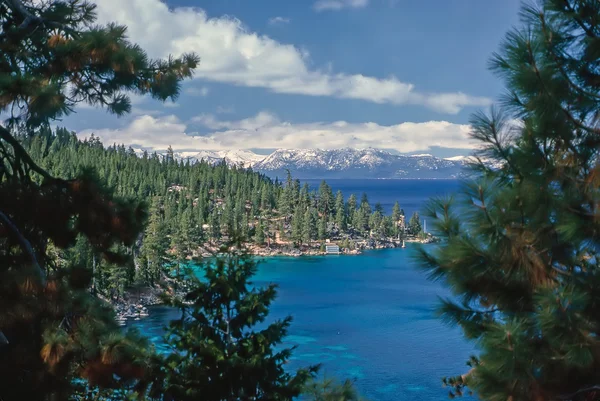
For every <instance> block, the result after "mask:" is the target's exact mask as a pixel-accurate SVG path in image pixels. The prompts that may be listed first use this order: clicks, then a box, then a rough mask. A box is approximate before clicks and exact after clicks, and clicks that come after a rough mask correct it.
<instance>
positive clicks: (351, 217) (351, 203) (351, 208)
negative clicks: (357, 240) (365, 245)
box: [347, 194, 358, 229]
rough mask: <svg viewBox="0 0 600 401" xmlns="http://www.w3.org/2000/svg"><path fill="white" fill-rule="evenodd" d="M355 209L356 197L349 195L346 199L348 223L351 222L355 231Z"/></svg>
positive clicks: (356, 205)
mask: <svg viewBox="0 0 600 401" xmlns="http://www.w3.org/2000/svg"><path fill="white" fill-rule="evenodd" d="M357 207H358V204H357V201H356V195H354V194H351V195H350V197H349V198H348V205H347V210H348V221H350V222H352V225H353V226H354V228H355V229H356V226H355V225H354V221H355V214H356V208H357Z"/></svg>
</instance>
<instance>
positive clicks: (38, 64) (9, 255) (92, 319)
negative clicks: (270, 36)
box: [0, 0, 198, 401]
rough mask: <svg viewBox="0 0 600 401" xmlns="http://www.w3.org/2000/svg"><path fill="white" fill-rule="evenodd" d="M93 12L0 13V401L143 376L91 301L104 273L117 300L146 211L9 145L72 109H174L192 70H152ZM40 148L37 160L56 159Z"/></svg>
mask: <svg viewBox="0 0 600 401" xmlns="http://www.w3.org/2000/svg"><path fill="white" fill-rule="evenodd" d="M94 9H95V5H93V4H92V3H90V2H87V1H83V0H77V1H68V2H67V1H36V2H33V1H21V0H8V1H3V2H2V3H1V4H0V26H1V29H0V112H8V113H10V118H9V120H8V124H6V126H5V124H4V123H3V125H0V330H1V331H0V333H2V336H3V337H5V338H6V340H7V343H6V344H3V345H2V346H1V347H0V398H1V399H2V400H4V401H12V400H31V401H36V400H47V399H57V400H59V399H60V400H62V399H68V398H69V395H70V394H72V393H73V391H74V390H75V389H76V387H79V385H80V384H81V382H82V381H83V382H85V383H86V384H85V385H84V386H91V387H103V388H112V387H120V386H122V385H123V384H131V383H137V384H138V385H140V386H143V378H144V375H145V373H146V369H145V366H146V361H147V358H148V355H147V353H146V351H145V348H146V344H145V343H144V342H143V341H142V340H141V339H140V338H139V336H137V335H136V334H135V333H122V332H121V330H120V328H119V327H118V326H117V324H116V323H115V320H114V315H113V312H112V308H111V307H110V306H109V305H107V304H106V303H104V302H103V301H101V300H100V299H98V298H96V297H95V296H94V295H93V294H91V293H90V291H89V287H90V285H91V284H92V283H93V282H94V280H93V278H94V277H96V273H97V271H96V267H97V266H98V265H99V264H100V263H104V264H105V265H106V266H107V268H106V269H105V270H104V271H103V275H101V276H99V277H98V278H99V279H102V278H106V280H107V281H108V282H109V283H110V286H108V287H107V288H108V289H109V292H110V293H112V295H113V296H115V297H119V296H120V295H122V292H123V285H124V283H125V281H127V280H130V279H131V277H130V276H132V275H131V274H130V273H131V249H132V247H133V246H134V245H135V242H136V240H137V238H138V235H139V233H140V232H141V231H142V229H143V225H144V223H145V221H146V217H147V216H146V210H145V207H144V205H143V204H142V203H140V202H139V201H136V200H134V199H132V198H130V197H116V196H114V191H113V190H112V189H109V188H108V187H107V186H104V185H102V182H101V180H100V179H99V177H98V175H97V174H95V173H94V172H93V171H91V170H87V169H82V170H79V171H78V174H77V175H75V174H72V175H70V176H69V177H68V178H69V179H68V180H65V179H61V178H56V177H55V176H53V175H52V174H51V173H49V172H48V171H47V170H46V169H45V166H39V165H38V164H36V162H34V160H32V158H31V156H30V155H29V153H28V152H27V151H26V150H25V149H24V148H23V146H22V145H21V143H20V142H19V140H18V138H19V139H24V138H34V139H38V138H37V137H36V135H38V134H39V133H40V131H42V130H43V129H44V128H47V127H48V126H49V124H50V123H51V121H52V120H55V119H58V118H60V117H63V116H65V115H68V114H69V113H71V112H72V109H73V107H74V106H75V105H76V104H77V103H79V102H84V103H87V104H95V105H99V106H103V107H105V108H106V109H107V110H108V111H110V112H113V113H116V114H123V113H125V112H127V111H128V110H129V109H130V105H129V99H128V97H127V93H129V92H132V91H133V92H135V93H136V94H141V95H143V94H149V95H151V96H153V97H154V98H157V99H163V100H164V99H167V98H169V97H171V98H174V97H176V96H177V93H178V90H179V82H180V81H181V80H182V79H184V78H186V77H190V76H191V73H192V70H193V69H194V68H195V67H196V65H197V63H198V58H197V56H195V55H184V56H183V57H182V58H179V59H175V58H170V59H168V60H150V59H148V57H147V56H146V54H145V52H144V51H143V50H142V49H141V48H139V47H138V46H137V45H135V44H133V43H130V42H129V41H128V40H127V39H126V36H125V33H126V30H125V28H124V27H121V26H117V25H108V26H98V25H94V21H95V12H94ZM17 131H18V132H19V133H20V135H18V136H17V134H16V133H17ZM42 136H43V135H42ZM39 140H40V142H38V143H37V146H38V148H40V149H42V148H43V149H44V151H55V150H56V148H53V147H52V146H50V144H49V143H47V142H44V141H43V140H42V139H39ZM70 168H71V166H69V165H68V164H67V160H57V162H56V164H55V166H54V169H55V171H57V172H58V175H59V176H62V177H66V176H67V174H64V173H66V172H67V171H68V170H69V169H70ZM108 180H109V182H110V181H113V180H115V177H114V176H108ZM80 252H81V253H80ZM78 253H80V254H79V255H78V256H77V257H72V256H73V254H75V255H77V254H78ZM101 261H102V262H101ZM90 262H91V265H90Z"/></svg>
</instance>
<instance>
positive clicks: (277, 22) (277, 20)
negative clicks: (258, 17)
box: [269, 17, 291, 25]
mask: <svg viewBox="0 0 600 401" xmlns="http://www.w3.org/2000/svg"><path fill="white" fill-rule="evenodd" d="M290 22H291V20H290V19H289V18H286V17H273V18H269V25H283V24H289V23H290Z"/></svg>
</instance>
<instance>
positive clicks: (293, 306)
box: [128, 244, 474, 401]
mask: <svg viewBox="0 0 600 401" xmlns="http://www.w3.org/2000/svg"><path fill="white" fill-rule="evenodd" d="M413 250H414V245H413V244H409V245H407V247H406V248H404V249H390V250H377V251H368V252H365V253H363V254H361V255H356V256H317V257H300V258H289V257H276V258H267V259H263V260H262V261H261V263H260V265H259V271H258V274H257V276H256V277H255V279H254V284H256V285H259V286H260V285H265V284H268V283H276V284H278V285H279V291H278V294H279V295H278V298H277V300H276V301H275V302H274V304H273V305H272V308H271V314H270V319H276V318H281V317H284V316H286V315H292V316H293V318H294V320H293V322H292V326H291V328H290V333H289V335H288V337H287V339H286V342H285V344H284V345H285V346H297V349H296V350H295V352H294V354H293V357H292V360H290V363H289V367H290V368H291V369H294V368H297V367H300V366H306V365H309V364H315V363H322V364H323V366H322V370H321V373H322V374H325V375H327V376H336V377H339V378H350V379H355V380H356V386H357V388H358V389H359V391H360V392H361V394H362V395H363V396H365V397H367V398H368V399H370V400H381V401H397V400H406V401H412V400H414V401H416V400H444V399H447V397H448V395H447V394H448V393H447V391H446V390H445V389H444V388H443V387H442V385H441V378H442V377H443V376H451V375H456V374H461V373H465V372H466V371H467V370H468V367H467V366H466V365H465V362H466V361H467V359H468V357H469V355H471V354H472V353H473V351H474V350H473V346H472V344H470V343H467V342H466V341H465V340H464V339H463V337H462V335H461V333H460V330H459V329H457V328H452V327H448V326H446V325H444V324H443V323H442V322H441V321H440V320H439V319H438V318H436V317H435V315H434V312H435V308H436V306H437V304H438V297H439V296H448V295H449V293H448V291H447V290H446V289H444V288H443V287H442V286H441V285H440V284H438V283H434V282H431V281H429V280H427V278H426V275H425V273H424V272H422V271H421V270H419V269H418V268H417V267H415V264H414V262H413V261H412V259H411V253H412V252H413ZM149 309H150V316H149V317H147V318H145V319H142V320H138V321H131V322H129V323H128V325H129V326H135V327H138V328H139V329H140V330H141V332H142V333H144V334H145V335H147V336H148V337H150V338H151V340H152V341H153V342H154V343H155V344H156V345H157V347H158V348H159V350H161V349H163V350H164V348H163V345H162V335H163V327H164V326H165V325H166V324H167V323H168V321H169V320H170V319H173V318H177V317H178V316H179V313H178V312H177V311H175V310H172V309H170V308H167V307H163V306H157V307H152V308H149ZM467 398H468V397H467Z"/></svg>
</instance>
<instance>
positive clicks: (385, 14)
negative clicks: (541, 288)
mask: <svg viewBox="0 0 600 401" xmlns="http://www.w3.org/2000/svg"><path fill="white" fill-rule="evenodd" d="M95 2H96V4H97V5H98V10H97V11H98V18H99V22H101V23H107V22H118V23H120V24H124V25H126V26H127V27H128V36H129V38H130V39H131V40H132V41H134V42H136V43H138V44H140V45H141V46H142V47H143V48H144V49H145V50H146V51H147V52H148V54H149V56H150V57H153V58H164V57H167V56H169V55H170V54H171V55H174V56H177V55H179V54H181V53H184V52H195V53H197V54H198V55H199V56H200V58H201V62H200V65H199V67H198V69H197V70H196V72H195V75H194V78H193V79H191V80H188V81H186V82H184V83H183V85H182V91H181V94H180V96H179V97H178V98H177V99H176V100H175V101H174V102H172V101H168V102H166V103H164V104H163V103H160V102H158V101H155V100H152V99H149V98H145V97H140V96H133V97H132V102H133V109H132V113H131V114H129V115H127V116H125V117H116V116H113V115H110V114H108V113H107V112H106V111H104V110H101V109H94V108H91V107H90V106H80V107H78V108H77V113H76V114H74V115H71V116H69V117H68V118H66V119H64V120H63V121H61V122H60V125H61V126H66V127H68V128H69V129H72V130H75V131H76V132H78V134H79V135H80V136H81V137H86V136H89V135H90V134H92V133H93V134H94V135H96V136H99V137H100V138H101V139H102V141H103V142H104V143H105V144H106V145H110V144H112V143H124V144H126V145H130V146H132V147H134V148H138V149H146V150H149V151H164V150H165V149H166V148H167V147H168V146H172V147H173V149H174V150H175V151H178V152H184V151H185V152H190V151H192V152H193V151H196V150H197V151H201V150H237V149H249V150H253V151H255V152H258V153H268V152H269V151H271V150H274V149H278V148H286V149H292V148H321V149H334V148H343V147H352V148H367V147H373V148H381V149H388V150H390V151H394V152H398V153H432V154H434V155H437V156H442V157H447V156H454V155H459V154H466V153H468V152H469V150H470V149H472V148H473V147H474V146H476V144H475V143H473V142H472V141H471V140H470V139H469V136H468V132H469V126H468V122H469V117H470V115H471V114H472V113H473V112H475V111H477V110H479V109H487V108H489V107H490V105H491V104H492V103H493V102H495V101H496V100H497V99H498V97H499V95H500V94H501V93H502V92H503V86H502V82H501V81H500V80H499V79H498V78H497V77H495V76H494V75H493V74H492V73H491V72H490V71H489V70H488V60H489V58H490V56H491V54H492V52H494V51H497V50H498V49H499V44H500V42H501V40H502V38H503V37H504V35H505V33H506V32H507V31H508V30H509V29H510V28H511V27H513V26H515V25H517V24H518V22H519V20H518V10H519V6H520V3H519V1H518V0H502V1H487V0H484V1H482V0H419V1H414V0H285V1H284V0H166V2H165V1H160V0H95Z"/></svg>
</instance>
